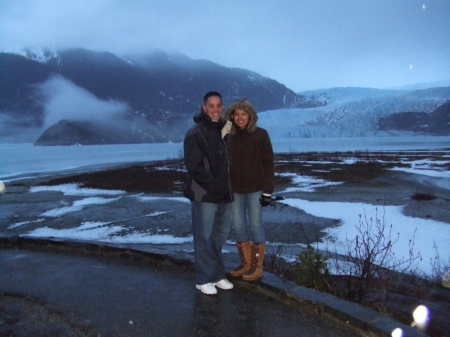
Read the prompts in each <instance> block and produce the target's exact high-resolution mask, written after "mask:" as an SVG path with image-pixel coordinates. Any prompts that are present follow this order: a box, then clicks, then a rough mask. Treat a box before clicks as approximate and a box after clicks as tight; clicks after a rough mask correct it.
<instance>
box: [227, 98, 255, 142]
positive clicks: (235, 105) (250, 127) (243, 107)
mask: <svg viewBox="0 0 450 337" xmlns="http://www.w3.org/2000/svg"><path fill="white" fill-rule="evenodd" d="M247 102H248V103H247ZM236 109H241V110H244V111H245V112H247V113H248V114H249V115H250V120H249V122H248V125H247V128H246V129H247V132H253V131H255V129H256V122H257V121H258V115H257V113H256V111H255V109H254V108H253V106H252V105H251V104H250V102H249V101H244V102H242V101H237V102H234V103H233V104H231V105H230V106H229V107H228V109H227V112H226V113H225V119H226V120H227V121H231V122H232V123H233V126H232V127H231V131H230V133H231V134H232V135H234V134H235V133H236V129H237V128H238V127H237V126H236V125H235V124H234V121H233V113H234V110H236Z"/></svg>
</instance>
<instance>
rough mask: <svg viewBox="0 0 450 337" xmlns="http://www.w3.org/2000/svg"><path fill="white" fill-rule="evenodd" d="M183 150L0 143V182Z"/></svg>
mask: <svg viewBox="0 0 450 337" xmlns="http://www.w3.org/2000/svg"><path fill="white" fill-rule="evenodd" d="M272 143H273V148H274V151H275V152H277V153H282V152H311V151H317V152H332V151H339V152H344V151H366V150H368V151H379V150H382V151H398V150H401V151H407V150H425V151H432V150H437V149H442V148H450V137H364V138H289V139H273V140H272ZM182 147H183V145H182V143H158V144H125V145H123V144H121V145H89V146H33V145H32V144H0V158H1V159H0V180H2V181H11V180H14V179H17V178H21V177H24V176H27V175H35V174H46V173H51V172H57V171H64V170H71V169H76V168H83V167H95V166H102V165H109V164H111V165H112V164H118V163H119V164H120V163H134V162H148V161H152V160H161V159H168V158H181V157H182V155H183V153H182Z"/></svg>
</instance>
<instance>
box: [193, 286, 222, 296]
mask: <svg viewBox="0 0 450 337" xmlns="http://www.w3.org/2000/svg"><path fill="white" fill-rule="evenodd" d="M195 287H196V288H197V289H198V290H200V291H201V292H202V293H204V294H206V295H215V294H217V289H216V287H214V284H212V283H205V284H196V285H195Z"/></svg>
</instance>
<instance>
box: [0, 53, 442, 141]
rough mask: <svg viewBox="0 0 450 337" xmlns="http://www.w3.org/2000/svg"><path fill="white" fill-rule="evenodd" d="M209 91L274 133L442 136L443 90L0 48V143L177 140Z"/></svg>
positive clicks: (162, 59)
mask: <svg viewBox="0 0 450 337" xmlns="http://www.w3.org/2000/svg"><path fill="white" fill-rule="evenodd" d="M443 84H445V83H443ZM431 85H432V84H431ZM419 86H420V87H426V84H420V85H419ZM210 90H217V91H219V92H221V93H222V95H223V98H224V104H225V105H228V104H230V103H231V102H233V101H234V100H236V99H238V98H242V97H247V98H248V99H250V101H251V102H252V104H253V105H254V106H255V108H256V109H257V111H259V112H260V115H259V116H260V125H261V126H262V127H265V128H266V129H267V130H268V131H269V133H270V135H271V136H272V137H283V138H285V137H295V138H304V137H353V136H374V135H375V136H386V135H400V134H405V133H406V134H412V135H414V134H422V135H423V134H429V135H448V134H450V124H449V122H450V120H448V119H449V113H448V112H447V111H448V110H447V109H448V108H447V105H445V103H446V102H447V101H448V100H450V86H444V87H440V88H428V89H424V90H381V89H371V88H331V89H323V90H314V91H306V92H301V93H295V92H293V91H292V90H290V89H289V88H286V86H284V85H283V84H281V83H278V82H277V81H276V80H274V79H270V78H267V77H264V76H263V75H261V74H257V73H255V72H251V71H248V70H245V69H239V68H227V67H223V66H221V65H218V64H216V63H213V62H210V61H207V60H193V59H190V58H189V57H187V56H185V55H182V54H177V53H171V54H169V53H165V52H163V51H154V52H152V53H148V54H145V55H126V56H124V55H121V56H117V55H114V54H112V53H108V52H102V53H100V52H94V51H90V50H86V49H69V50H63V51H58V52H57V51H51V50H41V49H28V50H20V51H15V52H14V53H11V52H8V53H0V142H33V143H35V144H36V145H73V144H86V145H87V144H112V143H149V142H150V143H153V142H168V141H172V142H179V141H181V140H182V139H183V137H184V134H185V132H186V131H187V129H188V128H189V127H190V126H191V125H193V122H192V116H193V115H194V114H195V113H197V112H198V111H199V108H200V105H201V98H202V96H203V94H204V93H205V92H207V91H210ZM440 106H442V107H441V108H440V109H438V108H439V107H440ZM437 109H438V110H437ZM436 111H437V112H436Z"/></svg>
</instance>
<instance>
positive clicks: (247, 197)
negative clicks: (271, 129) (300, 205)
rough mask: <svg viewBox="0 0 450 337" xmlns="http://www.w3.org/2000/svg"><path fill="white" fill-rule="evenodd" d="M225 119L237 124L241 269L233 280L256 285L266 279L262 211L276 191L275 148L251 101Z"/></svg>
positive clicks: (234, 148)
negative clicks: (259, 280) (263, 277)
mask: <svg viewBox="0 0 450 337" xmlns="http://www.w3.org/2000/svg"><path fill="white" fill-rule="evenodd" d="M225 119H226V120H229V121H231V122H232V123H233V125H232V127H231V131H230V152H231V185H232V187H233V190H234V202H233V203H232V205H231V210H232V215H233V225H234V230H235V234H236V246H237V249H238V253H239V258H240V265H239V266H238V267H237V268H234V269H233V270H232V271H231V276H235V277H237V276H242V279H243V280H245V281H253V280H256V279H258V278H260V277H261V276H262V275H263V271H262V265H263V261H264V251H265V249H266V237H265V231H264V228H263V226H262V222H261V215H262V207H265V206H268V205H270V202H271V200H272V193H273V189H274V168H273V150H272V144H271V142H270V138H269V134H268V133H267V131H266V130H264V129H262V128H259V127H257V126H256V122H257V120H258V115H257V114H256V111H255V109H254V108H253V106H252V105H251V103H250V102H249V101H248V100H247V99H242V100H239V101H237V102H235V103H233V104H232V105H230V107H229V108H228V109H227V112H226V114H225ZM247 217H248V222H247Z"/></svg>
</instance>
